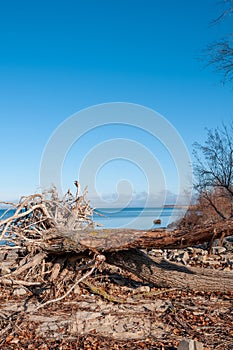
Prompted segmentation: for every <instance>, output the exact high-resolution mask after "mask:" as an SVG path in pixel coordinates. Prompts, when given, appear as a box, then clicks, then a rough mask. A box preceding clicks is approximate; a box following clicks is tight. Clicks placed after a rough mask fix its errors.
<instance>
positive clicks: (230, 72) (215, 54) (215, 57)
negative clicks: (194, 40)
mask: <svg viewBox="0 0 233 350" xmlns="http://www.w3.org/2000/svg"><path fill="white" fill-rule="evenodd" d="M223 4H224V7H225V10H224V11H223V12H222V13H221V15H220V16H219V17H218V18H217V19H216V20H214V21H213V24H218V23H219V22H220V21H223V20H226V19H227V18H228V19H229V18H232V16H233V0H223ZM207 55H208V62H209V64H210V65H212V66H214V67H215V68H216V70H217V71H218V72H220V73H221V74H222V75H223V82H229V83H233V25H232V32H230V33H229V35H228V36H227V37H225V38H223V39H222V40H220V41H219V42H215V43H212V44H210V45H209V46H208V47H207Z"/></svg>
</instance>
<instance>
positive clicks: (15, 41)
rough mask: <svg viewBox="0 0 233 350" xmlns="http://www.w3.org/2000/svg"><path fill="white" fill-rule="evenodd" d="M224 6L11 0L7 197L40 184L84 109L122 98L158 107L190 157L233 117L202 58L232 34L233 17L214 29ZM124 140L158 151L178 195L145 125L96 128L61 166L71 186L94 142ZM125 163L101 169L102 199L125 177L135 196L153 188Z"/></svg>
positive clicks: (4, 105)
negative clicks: (51, 147)
mask: <svg viewBox="0 0 233 350" xmlns="http://www.w3.org/2000/svg"><path fill="white" fill-rule="evenodd" d="M221 11H222V5H221V4H220V3H219V2H218V1H217V0H216V1H214V0H205V1H201V0H196V1H194V0H193V1H191V0H190V1H185V0H182V1H181V0H177V1H173V0H168V1H164V0H153V1H152V0H145V1H144V0H99V1H97V0H95V1H94V0H91V1H79V0H75V1H64V0H63V1H44V0H41V1H38V2H35V1H34V2H32V1H23V0H22V1H20V2H19V1H15V0H12V1H11V0H10V1H8V2H2V3H1V5H0V118H1V137H0V147H1V175H0V179H1V182H0V198H1V199H2V200H12V199H17V198H19V197H20V196H21V195H24V194H30V193H34V192H35V191H37V190H39V186H40V181H39V172H40V162H41V157H42V154H43V150H44V148H45V146H46V143H47V142H48V140H49V138H50V137H51V135H52V134H53V133H54V130H55V129H56V128H57V127H58V126H59V125H60V124H61V123H63V122H64V121H65V120H66V119H67V118H68V117H69V116H71V115H73V114H74V113H76V112H78V111H80V110H82V109H83V108H88V107H89V106H92V105H96V104H101V103H108V102H117V101H119V102H127V103H135V104H139V105H143V106H146V107H148V108H151V109H153V110H156V111H157V112H159V113H160V114H161V115H163V116H164V117H165V118H166V119H167V120H168V121H169V122H170V123H171V124H172V125H173V126H174V127H175V128H176V130H177V132H178V133H179V134H180V135H181V137H182V138H183V140H184V142H185V144H186V147H187V148H188V150H189V152H190V153H191V151H192V144H193V142H194V141H199V142H203V141H204V139H205V135H206V133H205V127H208V128H212V127H216V126H217V125H219V124H220V123H221V122H222V121H224V122H225V123H228V122H229V121H231V120H232V119H233V112H232V104H233V103H232V101H233V99H232V94H233V92H232V90H231V88H230V87H229V86H222V85H221V84H220V83H219V80H220V77H219V76H218V74H217V73H216V72H213V70H212V69H210V68H204V64H205V63H204V62H201V61H200V59H198V57H200V55H201V52H202V50H203V48H205V46H206V45H208V44H209V43H211V42H213V41H215V40H217V39H218V38H221V37H222V36H223V35H225V34H226V33H228V32H230V31H231V23H230V22H229V21H226V22H224V23H220V24H219V25H218V26H210V25H209V24H210V22H211V20H213V19H214V18H216V17H218V15H219V13H221ZM83 122H85V121H83ZM80 123H81V121H80ZM106 128H107V127H106ZM119 137H123V138H130V139H132V140H136V141H137V142H142V141H141V140H143V142H142V143H143V144H144V145H145V146H146V147H148V148H149V149H150V150H151V152H152V153H153V152H155V151H154V150H155V149H156V152H155V153H156V156H157V157H160V158H161V159H160V163H161V166H162V167H163V171H164V173H166V174H170V176H168V177H167V178H166V189H167V190H169V191H171V192H176V185H175V183H174V181H173V180H172V178H173V176H172V174H173V172H174V164H172V162H170V160H169V159H168V158H167V157H169V156H167V155H166V151H164V150H162V149H161V147H160V146H158V148H156V147H157V146H153V143H156V142H157V141H156V140H152V139H151V138H150V137H149V136H148V135H142V131H137V130H136V131H135V130H133V129H131V130H129V128H128V129H127V128H124V127H123V126H119V127H118V128H116V127H115V128H113V127H112V128H111V127H110V126H109V128H108V130H107V129H106V130H105V129H103V128H102V130H101V131H100V130H97V129H96V130H95V131H93V132H90V133H89V134H88V135H86V136H85V137H83V138H82V139H80V140H79V142H77V143H76V144H75V145H74V146H73V147H72V149H71V150H70V152H69V154H68V155H67V158H66V159H65V161H64V169H63V170H62V171H63V182H64V183H63V186H64V188H66V187H67V186H72V182H73V180H74V178H76V177H77V174H78V169H79V167H80V164H81V162H82V160H83V159H84V158H85V155H86V154H87V153H88V152H89V151H90V149H91V148H93V147H95V146H96V145H98V144H99V143H100V142H104V141H106V140H108V139H109V138H119ZM55 156H56V155H55ZM125 162H126V161H125V160H122V162H121V161H120V160H117V159H116V160H115V161H113V162H111V163H108V164H106V166H105V168H104V166H102V168H101V169H100V170H99V172H98V173H97V174H96V186H97V188H98V191H99V193H101V194H102V195H103V196H105V197H108V196H109V197H111V196H112V193H113V192H115V191H116V184H117V183H118V182H119V181H120V180H121V179H128V181H129V183H130V184H131V185H132V187H133V189H132V191H133V193H134V196H135V198H136V197H137V194H138V196H141V195H142V193H144V192H146V191H147V186H146V179H145V176H144V175H143V171H142V170H143V169H139V168H137V167H135V166H133V165H132V164H130V162H128V164H127V165H126V164H125ZM169 162H170V163H171V164H170V163H169ZM169 164H170V165H169ZM143 176H144V180H143ZM166 176H167V175H166ZM86 184H87V185H88V176H87V179H86V183H85V184H82V185H83V186H85V185H86ZM161 190H163V189H161ZM123 192H124V189H123Z"/></svg>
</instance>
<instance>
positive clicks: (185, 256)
mask: <svg viewBox="0 0 233 350" xmlns="http://www.w3.org/2000/svg"><path fill="white" fill-rule="evenodd" d="M180 257H181V262H182V263H183V264H184V265H187V261H188V260H189V253H188V252H184V253H183V254H181V256H180Z"/></svg>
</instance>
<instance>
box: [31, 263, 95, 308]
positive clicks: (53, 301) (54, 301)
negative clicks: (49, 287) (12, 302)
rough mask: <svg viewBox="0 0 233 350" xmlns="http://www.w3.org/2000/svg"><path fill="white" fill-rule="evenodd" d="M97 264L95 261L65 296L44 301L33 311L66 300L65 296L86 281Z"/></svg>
mask: <svg viewBox="0 0 233 350" xmlns="http://www.w3.org/2000/svg"><path fill="white" fill-rule="evenodd" d="M98 264H99V262H98V261H97V262H96V263H95V265H94V266H93V267H92V269H91V270H90V271H88V272H87V273H86V274H85V275H83V276H82V277H81V278H80V279H79V280H78V281H76V282H75V284H73V286H72V287H71V288H70V289H69V290H68V291H67V292H66V293H65V294H63V295H62V296H61V297H59V298H56V299H51V300H48V301H46V302H45V303H44V304H40V305H39V306H37V307H36V308H35V309H34V311H36V310H39V309H41V308H43V307H45V306H46V305H49V304H52V303H56V302H58V301H61V300H62V299H64V298H66V297H67V295H69V294H70V293H71V292H72V290H73V289H74V288H75V287H76V286H77V285H78V284H79V283H80V282H82V281H83V280H84V279H86V278H87V277H88V276H90V275H91V274H92V273H93V271H94V270H95V268H96V267H97V266H98Z"/></svg>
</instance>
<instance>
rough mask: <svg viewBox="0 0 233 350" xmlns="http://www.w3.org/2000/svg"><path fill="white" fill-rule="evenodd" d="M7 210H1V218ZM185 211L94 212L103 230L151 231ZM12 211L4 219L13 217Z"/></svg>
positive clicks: (137, 210)
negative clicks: (158, 221) (159, 221)
mask: <svg viewBox="0 0 233 350" xmlns="http://www.w3.org/2000/svg"><path fill="white" fill-rule="evenodd" d="M4 211H5V210H3V209H1V210H0V216H2V215H3V213H4ZM184 212H185V211H184V209H180V208H173V207H165V208H98V209H95V212H94V221H95V222H96V223H97V224H99V225H101V226H102V227H103V228H134V229H141V230H149V229H151V228H155V227H158V228H159V227H167V225H168V224H170V223H171V222H174V221H176V220H178V219H179V218H181V217H182V216H183V215H184ZM13 213H14V210H10V211H9V212H8V213H7V214H6V215H5V216H4V217H2V218H6V217H8V216H11V215H13ZM156 219H160V220H161V224H160V225H154V224H153V221H154V220H156Z"/></svg>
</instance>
